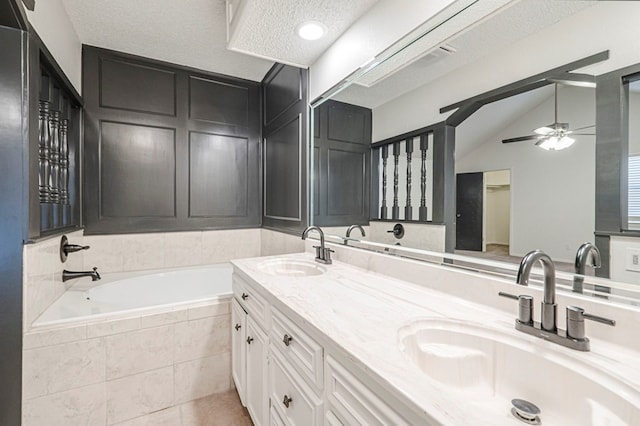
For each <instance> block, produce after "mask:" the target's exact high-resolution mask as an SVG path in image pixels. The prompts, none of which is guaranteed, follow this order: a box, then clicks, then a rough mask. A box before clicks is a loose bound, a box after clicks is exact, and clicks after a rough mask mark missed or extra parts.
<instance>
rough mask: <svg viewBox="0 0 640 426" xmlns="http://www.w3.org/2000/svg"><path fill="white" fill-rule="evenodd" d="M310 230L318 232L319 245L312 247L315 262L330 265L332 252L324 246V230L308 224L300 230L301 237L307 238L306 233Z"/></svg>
mask: <svg viewBox="0 0 640 426" xmlns="http://www.w3.org/2000/svg"><path fill="white" fill-rule="evenodd" d="M311 231H318V234H320V245H319V246H313V248H314V249H316V262H318V263H324V264H325V265H330V264H331V253H332V252H333V250H331V249H330V248H327V247H325V246H324V232H322V229H320V227H318V226H308V227H307V229H305V230H304V231H303V232H302V239H303V240H306V239H307V235H308V234H309V232H311Z"/></svg>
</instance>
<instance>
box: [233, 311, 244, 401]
mask: <svg viewBox="0 0 640 426" xmlns="http://www.w3.org/2000/svg"><path fill="white" fill-rule="evenodd" d="M246 330H247V314H246V312H245V311H244V309H242V307H241V306H240V304H239V303H238V301H237V300H236V299H235V298H234V299H233V302H231V370H232V374H233V381H234V382H235V384H236V389H237V390H238V395H239V396H240V401H241V402H242V405H244V406H246V405H247V403H246V397H245V390H246V387H247V385H246V384H247V379H246V377H247V376H246V372H247V359H246V354H247V352H246V348H245V346H247V342H246V340H247V331H246Z"/></svg>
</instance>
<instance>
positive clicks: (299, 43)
mask: <svg viewBox="0 0 640 426" xmlns="http://www.w3.org/2000/svg"><path fill="white" fill-rule="evenodd" d="M244 2H245V5H244V8H243V10H242V20H241V23H240V24H239V27H238V30H237V31H235V32H234V33H233V34H231V39H230V40H229V48H230V49H233V50H237V51H241V52H245V53H248V54H252V55H257V56H261V57H266V58H270V59H273V60H275V61H279V62H285V63H289V64H294V65H298V66H302V67H308V66H309V65H311V64H312V63H313V62H314V61H315V60H316V58H317V57H318V56H320V54H322V52H324V51H325V50H326V49H327V48H328V47H329V46H330V45H331V44H332V43H333V42H334V41H335V40H336V39H337V38H338V37H339V36H340V35H341V34H342V33H343V32H344V31H345V30H346V29H347V28H349V26H350V25H351V24H353V23H354V22H355V21H356V20H357V19H358V18H360V16H362V15H363V14H364V13H365V12H366V11H367V10H369V9H370V8H371V7H372V6H373V5H374V4H375V3H377V2H378V0H348V1H345V0H269V1H264V0H244ZM305 21H319V22H321V23H322V24H324V25H325V26H326V27H327V32H326V35H325V36H324V37H322V38H321V39H319V40H314V41H309V40H303V39H301V38H300V37H298V35H297V34H296V28H297V26H298V25H299V24H300V23H302V22H305Z"/></svg>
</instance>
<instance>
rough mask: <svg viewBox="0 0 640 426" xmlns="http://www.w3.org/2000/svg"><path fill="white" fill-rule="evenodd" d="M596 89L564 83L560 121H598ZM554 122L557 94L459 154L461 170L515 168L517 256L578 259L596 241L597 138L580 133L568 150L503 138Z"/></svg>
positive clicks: (513, 204) (513, 199)
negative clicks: (579, 251)
mask: <svg viewBox="0 0 640 426" xmlns="http://www.w3.org/2000/svg"><path fill="white" fill-rule="evenodd" d="M594 92H595V91H594V90H593V89H586V88H575V87H562V88H561V89H560V90H559V95H558V98H559V111H560V113H559V114H560V115H559V119H560V121H563V122H569V124H570V125H571V126H572V127H581V126H587V125H590V124H594V123H595V93H594ZM552 121H553V97H551V98H549V99H547V100H546V101H544V102H543V103H542V104H540V105H539V106H537V107H536V108H534V109H533V110H531V111H530V112H529V113H526V114H525V115H523V116H522V117H521V118H520V119H518V120H516V121H515V122H513V124H511V125H510V126H509V127H507V128H506V129H503V130H501V131H500V132H499V133H498V134H496V135H495V136H494V137H492V138H490V139H489V140H487V141H486V142H484V143H481V144H480V145H478V147H477V148H476V149H474V150H472V151H471V152H470V153H469V154H467V155H465V156H464V157H463V158H456V173H465V172H478V171H489V170H502V169H511V224H512V225H511V236H510V250H511V254H512V255H514V256H522V255H524V254H526V253H527V252H529V251H530V250H534V249H541V250H544V251H545V252H547V253H548V254H549V255H550V256H551V257H552V258H553V259H554V260H557V261H565V262H572V261H573V259H574V257H575V253H576V250H577V249H578V247H579V246H580V244H581V243H583V242H585V241H591V242H593V230H594V229H595V214H594V212H595V137H594V136H576V139H577V141H576V142H575V143H574V144H573V146H571V147H570V148H568V149H565V150H562V151H545V150H543V149H540V148H538V147H536V146H534V143H533V141H531V142H519V143H513V144H509V145H505V144H502V143H501V140H502V139H503V138H507V137H515V136H522V135H528V134H531V133H532V130H533V129H535V128H537V127H540V126H542V125H545V124H550V122H552ZM462 126H464V123H463V124H462Z"/></svg>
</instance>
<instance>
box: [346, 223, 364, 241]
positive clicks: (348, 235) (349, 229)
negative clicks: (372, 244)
mask: <svg viewBox="0 0 640 426" xmlns="http://www.w3.org/2000/svg"><path fill="white" fill-rule="evenodd" d="M354 229H359V230H360V233H361V234H362V236H363V237H366V236H367V235H366V234H365V233H364V228H363V227H362V226H360V225H351V226H350V227H348V228H347V238H350V237H351V232H352V231H353V230H354ZM344 245H347V240H346V239H345V240H344Z"/></svg>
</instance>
